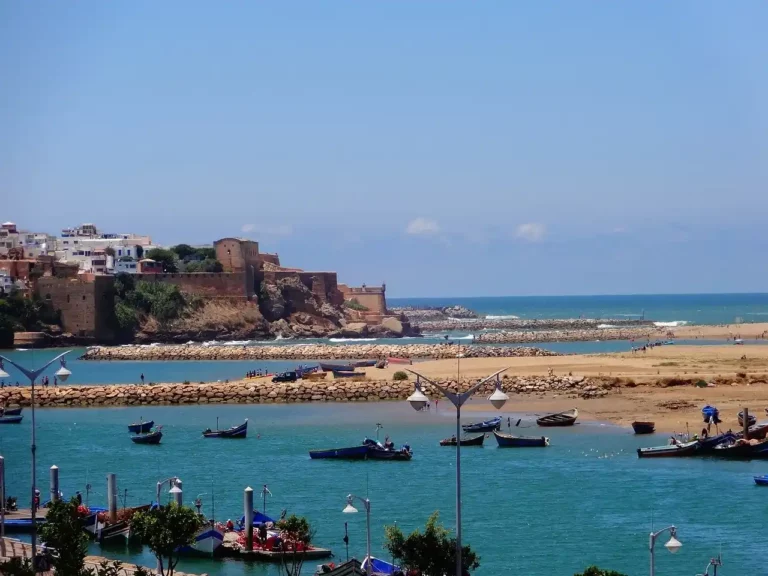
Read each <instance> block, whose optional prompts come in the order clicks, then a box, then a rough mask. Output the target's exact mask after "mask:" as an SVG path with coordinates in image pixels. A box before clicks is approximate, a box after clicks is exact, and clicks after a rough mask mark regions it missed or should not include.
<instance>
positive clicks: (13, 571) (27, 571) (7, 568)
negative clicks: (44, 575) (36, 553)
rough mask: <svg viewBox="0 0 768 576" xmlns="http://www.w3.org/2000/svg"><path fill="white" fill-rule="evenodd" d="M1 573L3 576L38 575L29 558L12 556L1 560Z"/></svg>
mask: <svg viewBox="0 0 768 576" xmlns="http://www.w3.org/2000/svg"><path fill="white" fill-rule="evenodd" d="M0 574H2V575H3V576H36V574H35V570H34V569H33V568H32V561H31V560H30V559H29V558H18V557H16V558H10V559H9V560H6V561H5V562H0Z"/></svg>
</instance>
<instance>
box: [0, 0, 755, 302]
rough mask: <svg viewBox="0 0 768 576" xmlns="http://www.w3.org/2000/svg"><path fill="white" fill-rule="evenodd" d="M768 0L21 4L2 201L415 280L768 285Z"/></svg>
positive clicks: (4, 37)
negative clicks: (238, 238)
mask: <svg viewBox="0 0 768 576" xmlns="http://www.w3.org/2000/svg"><path fill="white" fill-rule="evenodd" d="M767 21H768V4H765V3H764V2H750V1H744V2H737V3H724V2H706V1H696V2H685V1H680V2H632V3H630V2H585V1H582V2H572V1H561V2H557V1H551V2H506V1H499V2H451V1H444V2H416V1H413V2H384V1H381V2H376V1H366V2H360V1H334V2H317V1H313V2H309V1H308V2H271V3H267V2H263V3H257V2H228V3H210V2H189V1H185V2H172V1H169V2H161V3H159V2H140V1H139V2H120V3H114V2H55V1H50V2H45V1H41V2H21V1H9V2H3V3H0V86H2V90H0V196H1V197H2V205H1V206H0V208H1V209H0V218H2V219H3V220H5V219H13V220H14V221H16V222H17V223H18V224H19V225H21V226H24V227H26V228H32V229H41V230H48V231H55V230H58V229H60V228H61V227H63V226H69V225H75V224H78V223H80V222H84V221H88V222H96V223H97V224H99V225H100V226H101V227H102V228H104V229H107V230H109V231H114V232H124V231H134V232H140V233H148V234H151V235H152V236H153V238H154V239H155V240H157V241H159V242H162V243H177V242H180V241H186V242H190V243H204V242H209V241H211V240H213V239H215V238H218V237H221V236H231V235H245V236H250V237H252V238H255V239H258V240H259V241H260V242H261V244H262V248H263V249H265V250H271V251H274V250H276V251H278V252H279V253H280V255H281V258H282V260H283V261H284V262H286V263H287V264H290V265H296V266H300V267H304V268H306V269H330V270H338V271H339V273H340V275H341V279H343V280H346V281H349V282H350V283H361V282H367V283H369V284H373V283H378V282H381V281H382V280H384V281H386V282H387V285H388V293H389V294H390V295H392V296H430V295H432V296H451V295H466V296H473V295H526V294H593V293H599V294H604V293H642V292H721V291H765V290H766V285H768V266H766V256H765V255H766V253H768V250H767V249H768V240H767V239H766V233H765V218H766V216H767V215H768V190H766V184H767V183H768V107H766V103H768V73H766V70H767V68H766V62H768V34H766V33H765V22H767Z"/></svg>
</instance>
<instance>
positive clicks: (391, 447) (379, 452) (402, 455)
mask: <svg viewBox="0 0 768 576" xmlns="http://www.w3.org/2000/svg"><path fill="white" fill-rule="evenodd" d="M363 446H366V447H367V448H368V458H370V459H371V460H410V459H411V458H413V451H412V450H411V447H410V446H409V445H408V444H403V446H402V448H400V449H399V450H398V449H396V448H395V444H394V442H390V441H389V438H387V440H386V441H385V442H384V444H383V445H382V444H381V443H380V442H377V441H376V440H372V439H371V438H366V439H365V440H363Z"/></svg>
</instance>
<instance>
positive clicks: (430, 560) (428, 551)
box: [384, 512, 480, 576]
mask: <svg viewBox="0 0 768 576" xmlns="http://www.w3.org/2000/svg"><path fill="white" fill-rule="evenodd" d="M439 517H440V516H439V513H438V512H434V513H433V514H432V515H431V516H430V517H429V520H427V524H426V526H425V528H424V532H419V531H418V530H414V531H413V532H412V533H411V534H410V535H409V536H407V537H406V536H405V535H404V534H403V532H402V531H401V530H400V528H399V527H398V526H385V527H384V531H385V538H386V539H385V543H384V546H385V547H386V549H387V550H388V551H389V553H390V555H391V556H392V557H393V558H395V560H397V561H399V562H400V564H401V565H402V566H403V567H404V568H407V569H408V570H416V571H418V572H419V573H420V574H421V575H422V576H444V575H445V576H456V538H451V537H450V536H449V532H448V530H446V529H445V528H444V527H443V526H442V524H440V522H439ZM461 554H462V556H461V560H462V572H463V574H462V575H461V576H465V575H467V574H469V573H470V571H471V570H476V569H477V568H478V567H479V566H480V558H479V557H478V556H477V554H475V552H474V551H473V550H472V548H471V547H470V546H469V545H465V546H462V548H461Z"/></svg>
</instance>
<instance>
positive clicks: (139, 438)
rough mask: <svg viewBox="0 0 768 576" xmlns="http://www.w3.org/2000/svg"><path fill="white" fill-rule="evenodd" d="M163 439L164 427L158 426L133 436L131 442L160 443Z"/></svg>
mask: <svg viewBox="0 0 768 576" xmlns="http://www.w3.org/2000/svg"><path fill="white" fill-rule="evenodd" d="M162 439H163V427H162V426H158V427H157V428H156V429H154V430H152V431H150V432H147V433H146V434H138V435H136V436H131V442H133V443H134V444H160V440H162Z"/></svg>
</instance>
